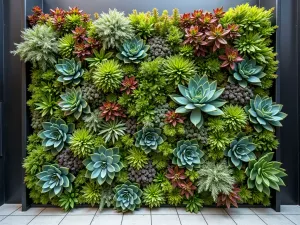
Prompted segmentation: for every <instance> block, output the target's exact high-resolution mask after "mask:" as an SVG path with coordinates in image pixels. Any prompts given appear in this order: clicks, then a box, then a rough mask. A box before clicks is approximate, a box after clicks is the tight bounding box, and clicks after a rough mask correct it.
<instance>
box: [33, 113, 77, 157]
mask: <svg viewBox="0 0 300 225" xmlns="http://www.w3.org/2000/svg"><path fill="white" fill-rule="evenodd" d="M43 128H44V130H43V131H41V132H39V134H38V135H39V137H40V138H42V139H43V142H42V145H43V146H45V147H46V148H45V150H46V151H48V150H51V152H52V153H53V154H56V153H58V152H60V151H61V150H62V149H63V148H64V146H65V145H66V144H69V143H70V141H71V137H72V135H71V134H72V133H73V131H74V129H75V125H74V124H73V123H71V124H66V122H65V121H64V120H62V119H55V118H52V119H51V120H50V122H44V123H43Z"/></svg>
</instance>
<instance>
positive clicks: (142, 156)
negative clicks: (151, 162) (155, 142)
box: [126, 147, 148, 170]
mask: <svg viewBox="0 0 300 225" xmlns="http://www.w3.org/2000/svg"><path fill="white" fill-rule="evenodd" d="M126 159H127V160H128V164H129V165H130V166H132V167H133V168H135V169H137V170H140V169H142V168H143V166H145V165H146V164H147V163H148V157H147V154H146V153H145V152H144V151H142V150H140V149H138V148H134V147H133V148H132V149H130V150H129V151H128V155H127V156H126Z"/></svg>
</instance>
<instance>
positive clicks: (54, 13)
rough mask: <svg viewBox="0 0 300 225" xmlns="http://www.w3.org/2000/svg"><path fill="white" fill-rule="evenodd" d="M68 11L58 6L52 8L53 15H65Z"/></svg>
mask: <svg viewBox="0 0 300 225" xmlns="http://www.w3.org/2000/svg"><path fill="white" fill-rule="evenodd" d="M65 13H66V11H65V10H63V9H60V8H58V7H56V8H55V9H50V14H51V16H64V15H65Z"/></svg>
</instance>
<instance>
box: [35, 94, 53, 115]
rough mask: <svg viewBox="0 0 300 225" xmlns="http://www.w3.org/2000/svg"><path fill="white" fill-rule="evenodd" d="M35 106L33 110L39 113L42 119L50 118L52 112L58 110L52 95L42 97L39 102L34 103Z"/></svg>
mask: <svg viewBox="0 0 300 225" xmlns="http://www.w3.org/2000/svg"><path fill="white" fill-rule="evenodd" d="M35 105H36V106H37V107H36V108H35V109H36V110H40V111H41V113H42V117H44V116H46V115H50V116H52V115H53V114H54V111H55V110H57V109H58V107H57V98H56V97H53V96H52V95H42V96H41V97H40V99H39V102H37V103H35Z"/></svg>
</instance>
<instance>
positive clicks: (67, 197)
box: [58, 192, 79, 211]
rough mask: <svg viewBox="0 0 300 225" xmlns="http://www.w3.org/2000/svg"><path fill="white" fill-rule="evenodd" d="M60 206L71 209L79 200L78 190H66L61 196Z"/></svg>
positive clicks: (66, 209) (67, 209)
mask: <svg viewBox="0 0 300 225" xmlns="http://www.w3.org/2000/svg"><path fill="white" fill-rule="evenodd" d="M58 202H59V207H61V208H63V209H64V210H65V211H69V210H71V209H73V208H74V207H75V204H77V203H78V202H79V201H78V193H77V192H71V193H69V192H65V193H63V194H62V195H61V196H60V197H59V200H58Z"/></svg>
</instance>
